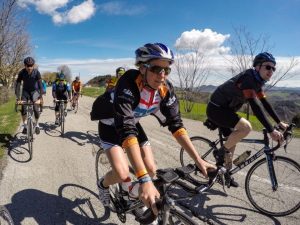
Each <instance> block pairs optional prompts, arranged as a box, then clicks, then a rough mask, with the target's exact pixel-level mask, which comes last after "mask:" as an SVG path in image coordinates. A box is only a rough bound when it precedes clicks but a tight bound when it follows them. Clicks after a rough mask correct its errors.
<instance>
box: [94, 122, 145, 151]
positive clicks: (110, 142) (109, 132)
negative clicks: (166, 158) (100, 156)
mask: <svg viewBox="0 0 300 225" xmlns="http://www.w3.org/2000/svg"><path fill="white" fill-rule="evenodd" d="M136 128H137V129H138V133H139V135H138V136H137V139H138V142H139V145H140V147H143V146H146V145H150V142H149V140H148V137H147V135H146V133H145V131H144V130H143V128H142V126H141V124H140V123H137V124H136ZM98 133H99V137H100V144H101V147H102V148H103V149H104V150H105V151H106V150H109V149H110V148H112V147H114V146H122V143H121V142H120V139H119V138H118V134H117V131H116V129H115V127H114V126H111V125H107V124H104V123H101V121H99V124H98Z"/></svg>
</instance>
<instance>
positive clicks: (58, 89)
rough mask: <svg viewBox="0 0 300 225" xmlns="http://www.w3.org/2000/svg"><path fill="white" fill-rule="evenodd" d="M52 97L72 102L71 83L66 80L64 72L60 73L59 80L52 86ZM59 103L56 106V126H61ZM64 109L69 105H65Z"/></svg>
mask: <svg viewBox="0 0 300 225" xmlns="http://www.w3.org/2000/svg"><path fill="white" fill-rule="evenodd" d="M52 96H53V98H54V101H55V100H69V101H71V87H70V84H69V82H67V81H66V80H65V75H64V74H63V72H61V73H59V74H58V76H57V80H56V81H55V82H54V84H53V85H52ZM59 105H60V103H59V102H56V104H55V125H58V124H59ZM64 108H65V109H66V108H67V103H65V105H64Z"/></svg>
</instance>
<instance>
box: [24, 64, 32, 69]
mask: <svg viewBox="0 0 300 225" xmlns="http://www.w3.org/2000/svg"><path fill="white" fill-rule="evenodd" d="M25 66H26V67H28V68H29V67H33V65H27V64H25Z"/></svg>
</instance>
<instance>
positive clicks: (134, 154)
mask: <svg viewBox="0 0 300 225" xmlns="http://www.w3.org/2000/svg"><path fill="white" fill-rule="evenodd" d="M135 54H136V66H137V68H138V69H137V70H136V69H131V70H128V71H126V72H125V74H124V75H123V76H121V78H120V79H119V81H118V85H117V86H116V87H115V90H114V92H111V93H109V92H105V93H104V95H103V103H101V104H102V106H101V107H100V105H99V107H98V110H100V111H101V115H102V118H101V119H100V120H99V127H98V131H99V136H100V143H101V146H102V148H103V149H104V150H105V152H106V154H107V156H108V157H107V158H108V159H109V161H110V164H111V166H112V170H111V171H110V172H108V173H107V174H106V175H105V176H103V177H102V178H101V179H99V182H98V183H97V186H98V189H99V199H100V200H101V202H102V203H103V205H104V206H109V204H110V197H109V188H108V187H109V185H112V184H115V183H121V182H126V181H128V179H129V180H130V177H129V167H128V161H127V159H126V154H124V150H125V151H126V153H127V156H128V158H129V160H130V162H131V165H132V166H133V168H134V170H135V174H136V177H137V179H138V180H139V183H140V187H139V188H140V199H141V200H142V201H143V202H144V204H145V205H146V206H147V207H151V208H152V210H153V211H154V213H157V210H156V206H155V199H156V198H159V192H158V191H157V189H156V188H155V186H154V185H153V183H152V177H153V176H154V175H155V173H156V165H155V162H154V156H153V152H152V148H151V145H150V142H149V140H148V137H147V135H146V133H145V132H144V130H143V128H142V125H141V124H140V123H139V120H140V119H141V118H142V117H145V116H148V115H150V114H152V115H155V117H156V118H157V119H158V120H159V122H160V124H161V125H163V126H168V129H169V131H170V132H171V133H172V134H173V136H174V138H175V139H176V140H177V142H178V143H179V144H180V145H181V146H182V147H183V148H184V149H185V150H186V151H187V152H188V154H189V155H190V156H191V158H192V159H193V160H194V161H195V163H196V165H197V166H198V167H199V169H200V170H201V171H202V173H203V174H204V175H205V176H206V175H207V170H208V169H210V168H211V169H214V168H215V166H214V165H211V164H209V163H207V162H205V161H204V160H202V159H201V156H200V155H199V154H198V153H197V151H196V150H195V148H194V146H193V144H192V142H191V140H190V138H189V136H188V134H187V131H186V129H185V128H184V125H183V123H182V119H181V115H180V111H179V101H178V99H177V97H176V95H175V92H174V88H173V85H172V84H171V82H170V81H169V80H168V76H169V74H170V72H171V68H170V66H171V64H172V63H173V62H174V55H173V53H172V51H171V50H170V49H169V48H168V47H167V46H165V45H164V44H161V43H154V44H150V43H149V44H145V45H144V46H142V47H140V48H138V49H137V50H136V51H135Z"/></svg>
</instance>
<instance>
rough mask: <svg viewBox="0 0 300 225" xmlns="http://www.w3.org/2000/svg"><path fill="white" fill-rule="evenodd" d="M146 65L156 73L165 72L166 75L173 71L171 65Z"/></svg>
mask: <svg viewBox="0 0 300 225" xmlns="http://www.w3.org/2000/svg"><path fill="white" fill-rule="evenodd" d="M146 67H148V69H149V70H150V71H151V72H152V73H155V74H161V73H163V72H164V73H165V75H169V74H170V73H171V68H170V67H161V66H150V65H146Z"/></svg>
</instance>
